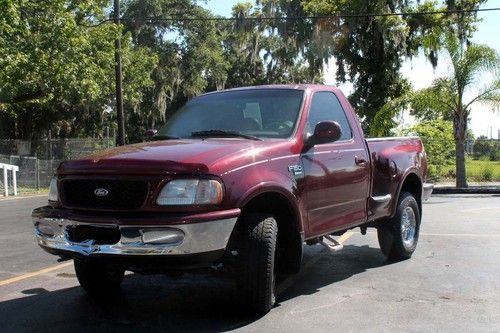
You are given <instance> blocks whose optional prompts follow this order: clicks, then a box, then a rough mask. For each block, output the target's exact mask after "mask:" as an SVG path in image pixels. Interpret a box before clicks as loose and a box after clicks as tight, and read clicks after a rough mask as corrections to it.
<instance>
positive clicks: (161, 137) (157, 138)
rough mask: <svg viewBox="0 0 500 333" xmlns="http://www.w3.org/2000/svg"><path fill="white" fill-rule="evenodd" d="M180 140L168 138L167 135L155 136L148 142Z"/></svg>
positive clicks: (174, 137)
mask: <svg viewBox="0 0 500 333" xmlns="http://www.w3.org/2000/svg"><path fill="white" fill-rule="evenodd" d="M177 139H180V138H178V137H176V136H169V135H155V136H153V137H152V138H151V140H150V141H160V140H177Z"/></svg>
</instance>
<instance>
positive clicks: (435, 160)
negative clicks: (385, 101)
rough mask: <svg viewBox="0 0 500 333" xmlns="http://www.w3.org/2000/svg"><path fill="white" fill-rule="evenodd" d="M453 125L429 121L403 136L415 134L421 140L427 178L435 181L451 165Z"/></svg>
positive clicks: (453, 146)
mask: <svg viewBox="0 0 500 333" xmlns="http://www.w3.org/2000/svg"><path fill="white" fill-rule="evenodd" d="M452 133H453V124H452V123H451V122H449V121H445V120H431V121H425V122H422V123H419V124H417V125H415V126H413V127H411V128H410V129H408V130H406V131H405V132H404V133H403V134H407V135H408V134H416V135H418V136H420V137H421V138H422V142H423V143H424V147H425V151H426V153H427V160H428V163H429V177H430V178H431V179H437V178H439V177H440V176H443V173H444V170H446V167H447V166H449V165H453V160H454V149H455V143H454V140H453V134H452Z"/></svg>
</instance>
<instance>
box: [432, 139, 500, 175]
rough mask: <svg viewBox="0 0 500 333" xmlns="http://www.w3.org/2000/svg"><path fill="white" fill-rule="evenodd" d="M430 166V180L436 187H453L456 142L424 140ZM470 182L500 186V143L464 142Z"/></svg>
mask: <svg viewBox="0 0 500 333" xmlns="http://www.w3.org/2000/svg"><path fill="white" fill-rule="evenodd" d="M422 142H423V143H424V146H425V150H426V152H427V159H428V163H429V179H430V181H432V182H434V183H440V182H443V183H452V184H453V183H454V182H455V178H456V170H455V151H456V147H455V141H453V140H443V139H439V138H429V137H423V138H422ZM465 168H466V175H467V182H468V183H470V184H476V185H481V184H484V185H491V183H498V185H500V141H499V140H488V139H468V140H466V142H465Z"/></svg>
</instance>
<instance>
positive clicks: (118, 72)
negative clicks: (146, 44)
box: [114, 0, 125, 146]
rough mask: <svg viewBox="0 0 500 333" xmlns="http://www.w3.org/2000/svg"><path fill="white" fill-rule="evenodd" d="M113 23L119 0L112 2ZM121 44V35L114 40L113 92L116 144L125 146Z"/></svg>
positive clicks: (117, 15)
mask: <svg viewBox="0 0 500 333" xmlns="http://www.w3.org/2000/svg"><path fill="white" fill-rule="evenodd" d="M114 22H115V24H116V25H120V0H114ZM121 48H122V42H121V35H120V36H118V37H117V38H116V39H115V80H116V84H115V90H116V119H117V121H118V136H117V139H116V144H117V145H118V146H123V145H125V117H124V114H123V90H122V54H121Z"/></svg>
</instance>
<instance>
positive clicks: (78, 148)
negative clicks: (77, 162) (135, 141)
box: [0, 138, 114, 195]
mask: <svg viewBox="0 0 500 333" xmlns="http://www.w3.org/2000/svg"><path fill="white" fill-rule="evenodd" d="M113 146H114V139H111V138H106V139H50V140H38V141H21V140H1V141H0V163H5V164H11V165H17V166H18V167H19V172H18V173H17V186H18V192H19V194H20V195H23V194H31V193H37V192H40V193H43V192H46V191H47V189H48V187H49V184H50V179H51V178H52V176H53V175H54V173H55V171H56V169H57V167H58V166H59V163H61V162H62V161H64V160H69V159H75V158H78V157H80V156H84V155H88V154H91V153H93V152H96V151H99V150H103V149H107V148H110V147H113ZM12 183H13V181H12V173H11V172H9V173H8V184H9V193H13V192H14V191H13V188H12ZM4 188H5V184H3V179H0V193H4Z"/></svg>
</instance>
